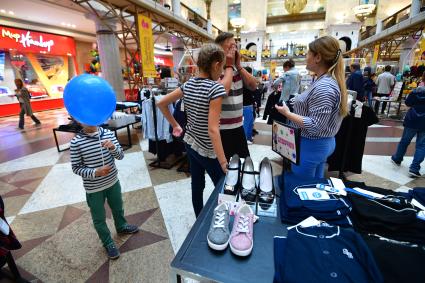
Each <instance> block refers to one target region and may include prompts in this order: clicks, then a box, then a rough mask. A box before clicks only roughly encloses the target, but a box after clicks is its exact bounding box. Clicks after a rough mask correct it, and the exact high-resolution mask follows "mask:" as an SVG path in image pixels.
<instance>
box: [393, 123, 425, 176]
mask: <svg viewBox="0 0 425 283" xmlns="http://www.w3.org/2000/svg"><path fill="white" fill-rule="evenodd" d="M414 136H416V149H415V155H414V156H413V161H412V164H411V165H410V168H409V169H410V171H412V172H417V173H419V171H420V170H421V163H422V161H424V157H425V131H424V130H416V129H411V128H406V127H404V130H403V135H402V136H401V140H400V143H399V144H398V147H397V152H396V153H395V154H394V155H393V156H392V159H393V160H394V161H395V162H397V163H400V162H402V161H403V157H404V155H405V154H406V150H407V147H408V146H409V144H410V142H411V141H412V139H413V137H414Z"/></svg>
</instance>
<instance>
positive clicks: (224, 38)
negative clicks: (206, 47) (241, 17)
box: [215, 32, 257, 160]
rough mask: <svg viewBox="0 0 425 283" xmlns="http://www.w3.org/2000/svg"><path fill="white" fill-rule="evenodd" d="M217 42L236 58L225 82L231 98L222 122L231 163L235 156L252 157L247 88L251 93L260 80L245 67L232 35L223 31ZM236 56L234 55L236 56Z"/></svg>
mask: <svg viewBox="0 0 425 283" xmlns="http://www.w3.org/2000/svg"><path fill="white" fill-rule="evenodd" d="M215 43H216V44H218V45H220V46H221V47H222V48H223V50H224V53H225V54H227V56H234V58H235V60H234V63H233V64H226V66H225V67H224V68H225V73H224V75H223V76H222V78H221V81H220V82H221V83H222V84H223V86H224V88H225V89H226V93H227V95H226V96H225V97H224V98H223V105H222V109H221V119H220V136H221V141H222V144H223V148H224V153H225V155H226V158H227V160H230V158H231V157H232V156H233V155H234V154H238V155H239V157H241V158H245V157H247V156H249V150H248V144H247V141H246V137H245V132H244V129H243V86H244V85H245V87H246V88H247V89H249V90H251V91H254V90H255V89H256V88H257V80H256V78H255V77H253V76H252V75H251V74H250V73H248V71H246V70H245V69H244V68H242V67H241V56H240V54H239V52H238V51H237V50H236V42H235V39H234V38H233V34H232V33H228V32H223V33H221V34H220V35H218V36H217V38H216V39H215ZM233 54H234V55H233Z"/></svg>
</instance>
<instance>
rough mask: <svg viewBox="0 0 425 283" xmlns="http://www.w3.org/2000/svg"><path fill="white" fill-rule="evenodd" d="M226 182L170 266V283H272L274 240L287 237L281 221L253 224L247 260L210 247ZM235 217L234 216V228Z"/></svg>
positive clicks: (269, 220) (220, 186) (209, 202)
mask: <svg viewBox="0 0 425 283" xmlns="http://www.w3.org/2000/svg"><path fill="white" fill-rule="evenodd" d="M223 182H224V178H223V180H221V181H220V183H219V185H218V186H217V187H216V188H215V189H214V191H213V192H212V193H211V196H210V198H209V199H208V202H207V203H206V205H205V207H204V209H203V210H202V212H201V214H200V215H199V217H198V219H197V220H196V222H195V224H194V225H193V227H192V229H191V230H190V232H189V234H188V236H187V237H186V239H185V241H184V242H183V244H182V246H181V248H180V250H179V252H178V253H177V255H176V256H175V258H174V260H173V261H172V262H171V274H170V280H171V282H181V281H182V278H181V277H182V276H183V277H185V278H192V279H195V280H212V281H219V282H256V283H257V282H273V276H274V259H273V237H274V236H285V235H286V229H285V225H283V224H282V222H281V221H280V218H279V217H275V218H274V217H262V216H260V219H259V220H258V221H257V222H256V223H255V224H254V248H253V250H252V253H251V255H250V256H248V257H238V256H235V255H234V254H233V253H232V252H231V251H230V247H228V248H227V249H226V250H224V251H221V252H217V251H214V250H212V249H210V248H209V247H208V243H207V234H208V230H209V228H210V224H211V219H212V216H213V211H214V208H215V207H216V206H217V199H218V194H219V192H220V191H221V189H222V187H223ZM232 223H233V216H231V226H230V230H231V227H232Z"/></svg>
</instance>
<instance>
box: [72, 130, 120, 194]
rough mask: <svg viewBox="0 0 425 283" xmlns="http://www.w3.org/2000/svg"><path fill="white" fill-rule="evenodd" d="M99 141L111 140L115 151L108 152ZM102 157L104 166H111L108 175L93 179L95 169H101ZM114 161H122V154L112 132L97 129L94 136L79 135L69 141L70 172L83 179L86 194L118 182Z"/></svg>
mask: <svg viewBox="0 0 425 283" xmlns="http://www.w3.org/2000/svg"><path fill="white" fill-rule="evenodd" d="M99 133H100V141H101V142H102V141H106V140H108V139H109V140H111V141H112V142H113V143H114V145H115V150H108V149H107V148H105V147H103V146H101V145H100V142H99ZM102 155H103V159H104V162H105V165H110V166H111V168H112V169H111V171H110V172H109V174H108V175H106V176H102V177H95V169H96V168H99V167H102V166H103V162H102ZM114 158H116V159H120V160H121V159H123V158H124V153H123V150H122V148H121V146H120V145H119V143H118V141H117V139H116V137H115V135H114V133H113V132H111V131H109V130H107V129H103V128H99V130H98V132H97V133H95V134H94V135H88V134H86V133H83V132H81V133H79V134H77V135H76V136H75V137H74V138H73V139H72V140H71V165H72V171H73V172H74V173H75V174H77V175H80V176H81V177H83V184H84V188H85V189H86V193H88V194H90V193H95V192H100V191H102V190H104V189H107V188H109V187H111V186H112V185H114V184H115V183H116V182H117V181H118V176H117V175H118V171H117V167H116V166H115V161H114Z"/></svg>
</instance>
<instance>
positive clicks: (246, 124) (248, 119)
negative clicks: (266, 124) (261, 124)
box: [243, 105, 254, 141]
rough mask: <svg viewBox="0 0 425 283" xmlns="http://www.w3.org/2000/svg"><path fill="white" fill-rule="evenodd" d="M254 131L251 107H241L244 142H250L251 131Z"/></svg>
mask: <svg viewBox="0 0 425 283" xmlns="http://www.w3.org/2000/svg"><path fill="white" fill-rule="evenodd" d="M253 129H254V108H253V107H252V105H249V106H244V107H243V130H244V132H245V137H246V140H248V141H252V130H253Z"/></svg>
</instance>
